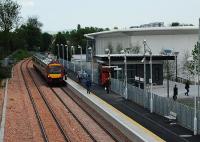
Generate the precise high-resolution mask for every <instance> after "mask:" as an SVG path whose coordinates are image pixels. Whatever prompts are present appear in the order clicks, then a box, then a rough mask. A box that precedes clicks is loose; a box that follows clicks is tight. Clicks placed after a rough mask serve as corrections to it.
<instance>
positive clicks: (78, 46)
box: [78, 45, 83, 74]
mask: <svg viewBox="0 0 200 142" xmlns="http://www.w3.org/2000/svg"><path fill="white" fill-rule="evenodd" d="M78 48H79V49H80V50H81V74H82V73H83V68H82V47H81V46H80V45H78Z"/></svg>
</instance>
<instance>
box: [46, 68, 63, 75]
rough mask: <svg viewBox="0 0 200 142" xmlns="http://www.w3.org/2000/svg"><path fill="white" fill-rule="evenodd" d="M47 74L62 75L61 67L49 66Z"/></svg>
mask: <svg viewBox="0 0 200 142" xmlns="http://www.w3.org/2000/svg"><path fill="white" fill-rule="evenodd" d="M49 73H50V74H59V73H62V68H61V66H50V67H49Z"/></svg>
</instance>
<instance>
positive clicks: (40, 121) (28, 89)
mask: <svg viewBox="0 0 200 142" xmlns="http://www.w3.org/2000/svg"><path fill="white" fill-rule="evenodd" d="M26 61H28V59H27V60H24V61H23V62H22V63H21V64H20V71H21V74H22V78H23V80H24V84H25V87H26V90H27V92H28V96H29V98H30V100H31V104H32V106H33V109H34V112H35V115H36V118H37V122H38V124H39V127H40V131H41V134H42V138H43V140H44V141H45V142H49V140H48V137H47V134H46V131H45V128H44V125H43V123H42V120H41V117H40V115H39V112H38V110H37V107H36V104H35V101H34V99H33V97H32V95H31V91H30V88H29V87H28V84H27V81H26V79H25V75H24V72H23V69H22V66H23V64H24V63H25V62H26ZM29 61H30V60H29ZM29 61H28V62H29ZM27 64H28V63H27Z"/></svg>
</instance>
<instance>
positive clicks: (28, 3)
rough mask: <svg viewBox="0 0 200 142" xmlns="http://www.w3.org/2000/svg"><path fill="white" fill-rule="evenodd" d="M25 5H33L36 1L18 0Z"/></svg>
mask: <svg viewBox="0 0 200 142" xmlns="http://www.w3.org/2000/svg"><path fill="white" fill-rule="evenodd" d="M17 1H18V2H19V3H20V4H21V5H22V6H23V7H33V6H34V1H33V0H17Z"/></svg>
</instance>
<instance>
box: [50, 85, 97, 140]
mask: <svg viewBox="0 0 200 142" xmlns="http://www.w3.org/2000/svg"><path fill="white" fill-rule="evenodd" d="M51 90H52V91H53V92H54V94H55V95H56V97H57V98H58V99H59V100H60V102H61V103H62V104H63V105H64V106H65V108H66V109H67V110H68V111H69V112H70V113H71V114H72V116H73V117H74V118H75V119H76V121H77V122H78V123H79V124H80V125H81V127H82V128H83V129H84V130H85V131H86V133H87V134H88V135H89V137H90V138H91V139H92V140H93V141H94V142H96V140H95V138H94V137H93V136H92V134H91V133H90V132H89V131H88V130H87V128H86V127H85V126H84V125H83V124H82V123H81V121H80V120H79V119H78V117H77V116H76V115H75V114H74V113H73V112H72V111H71V110H70V108H69V107H67V105H66V103H65V102H64V101H63V100H62V99H61V97H60V96H59V95H58V93H57V92H56V91H55V90H54V89H53V88H51ZM64 93H65V92H64Z"/></svg>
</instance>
